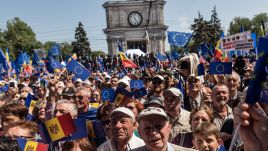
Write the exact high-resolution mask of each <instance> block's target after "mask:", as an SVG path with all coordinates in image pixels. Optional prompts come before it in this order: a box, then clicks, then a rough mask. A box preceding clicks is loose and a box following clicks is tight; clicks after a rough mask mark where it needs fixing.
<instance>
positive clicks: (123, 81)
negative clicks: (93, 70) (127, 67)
mask: <svg viewBox="0 0 268 151" xmlns="http://www.w3.org/2000/svg"><path fill="white" fill-rule="evenodd" d="M121 82H122V83H124V84H125V85H127V86H129V81H128V80H127V79H125V78H123V79H120V80H119V81H118V84H119V83H121Z"/></svg>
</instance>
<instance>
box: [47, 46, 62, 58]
mask: <svg viewBox="0 0 268 151" xmlns="http://www.w3.org/2000/svg"><path fill="white" fill-rule="evenodd" d="M59 55H60V45H59V44H54V45H53V46H52V47H51V48H50V49H49V51H48V56H49V57H56V56H59Z"/></svg>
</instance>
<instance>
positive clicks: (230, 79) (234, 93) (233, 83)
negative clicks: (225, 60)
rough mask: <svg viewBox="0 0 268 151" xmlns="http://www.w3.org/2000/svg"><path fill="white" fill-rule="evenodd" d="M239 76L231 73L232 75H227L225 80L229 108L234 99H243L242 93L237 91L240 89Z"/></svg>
mask: <svg viewBox="0 0 268 151" xmlns="http://www.w3.org/2000/svg"><path fill="white" fill-rule="evenodd" d="M240 82H241V80H240V76H239V75H238V73H236V72H234V71H233V72H232V74H230V75H227V76H226V78H225V84H226V86H227V87H228V89H229V94H230V96H229V101H228V105H229V106H230V107H232V106H233V102H234V100H235V99H241V98H242V97H243V93H242V92H240V91H238V89H239V87H240Z"/></svg>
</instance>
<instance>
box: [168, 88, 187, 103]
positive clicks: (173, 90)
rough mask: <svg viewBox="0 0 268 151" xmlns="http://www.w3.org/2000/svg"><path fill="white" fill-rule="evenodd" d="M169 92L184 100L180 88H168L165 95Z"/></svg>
mask: <svg viewBox="0 0 268 151" xmlns="http://www.w3.org/2000/svg"><path fill="white" fill-rule="evenodd" d="M167 92H171V93H172V94H173V95H175V96H177V97H180V100H181V101H182V100H183V95H182V93H181V91H180V89H178V88H174V87H172V88H169V89H166V90H164V92H163V95H164V96H165V95H166V93H167Z"/></svg>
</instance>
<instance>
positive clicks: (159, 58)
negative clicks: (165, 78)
mask: <svg viewBox="0 0 268 151" xmlns="http://www.w3.org/2000/svg"><path fill="white" fill-rule="evenodd" d="M156 58H157V60H159V61H166V60H167V59H168V57H167V56H166V55H162V54H160V53H158V54H157V55H156Z"/></svg>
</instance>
